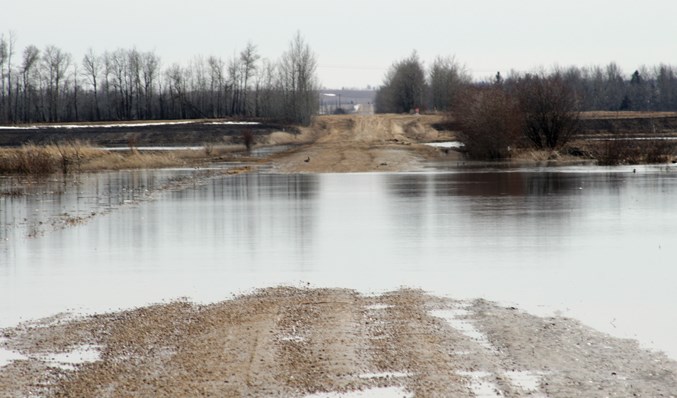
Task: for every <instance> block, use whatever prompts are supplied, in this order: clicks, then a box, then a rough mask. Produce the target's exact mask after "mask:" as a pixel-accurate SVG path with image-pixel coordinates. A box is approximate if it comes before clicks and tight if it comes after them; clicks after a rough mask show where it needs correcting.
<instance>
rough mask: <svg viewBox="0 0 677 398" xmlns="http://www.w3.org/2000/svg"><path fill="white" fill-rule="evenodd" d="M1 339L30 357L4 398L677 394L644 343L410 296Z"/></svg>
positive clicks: (163, 313)
mask: <svg viewBox="0 0 677 398" xmlns="http://www.w3.org/2000/svg"><path fill="white" fill-rule="evenodd" d="M0 336H4V341H2V342H0V347H1V348H4V349H11V350H13V351H14V352H15V354H17V355H19V354H20V355H22V356H23V357H24V359H20V360H15V361H13V362H10V363H9V365H6V366H4V367H1V368H0V396H3V397H23V396H29V395H30V396H32V395H40V396H56V397H142V396H158V397H161V396H167V397H175V396H213V397H242V396H251V397H264V396H266V397H267V396H285V397H287V396H289V397H332V396H336V395H331V394H323V393H329V392H354V391H357V390H370V391H372V392H373V393H376V392H380V393H382V394H385V396H421V397H429V396H440V397H450V396H453V397H473V396H481V397H486V396H499V397H500V396H505V397H508V396H537V397H573V396H586V397H607V396H652V397H658V396H665V397H668V396H671V394H673V395H674V394H675V392H677V364H676V363H675V362H673V361H671V360H668V359H666V357H665V356H663V355H661V354H655V353H650V352H647V351H644V350H641V349H639V348H638V347H637V344H636V343H635V342H632V341H628V340H620V339H615V338H611V337H609V336H606V335H603V334H600V333H598V332H595V331H593V330H591V329H589V328H586V327H584V326H582V325H580V324H579V323H578V322H576V321H574V320H571V319H566V318H538V317H534V316H531V315H529V314H525V313H523V312H521V311H519V310H516V309H514V308H503V307H501V306H498V305H496V304H493V303H489V302H486V301H483V300H475V301H455V300H451V299H443V298H438V297H432V296H428V295H426V294H424V293H423V292H421V291H416V290H406V289H405V290H399V291H395V292H391V293H386V294H382V295H379V296H363V295H360V294H358V293H356V292H354V291H351V290H345V289H297V288H270V289H266V290H262V291H259V292H257V293H254V294H251V295H247V296H242V297H238V298H235V299H233V300H229V301H225V302H222V303H218V304H213V305H206V306H198V305H193V304H190V303H187V302H175V303H171V304H166V305H158V306H152V307H147V308H141V309H137V310H132V311H127V312H121V313H115V314H108V315H97V316H93V317H88V318H84V319H81V320H70V321H67V320H63V319H61V320H60V319H59V318H54V319H49V320H46V321H44V322H38V323H34V324H27V325H22V326H20V327H17V328H15V329H8V330H4V331H2V334H1V335H0ZM83 347H87V350H89V351H90V352H91V351H92V350H94V349H96V350H97V351H98V352H99V357H98V360H95V359H96V358H90V362H85V363H81V364H74V363H73V361H71V364H70V368H68V367H64V366H63V363H61V365H60V364H59V360H58V358H67V356H65V355H63V353H64V352H70V351H73V350H76V349H80V350H83V349H84V348H83ZM57 353H62V354H61V355H58V354H57ZM71 356H77V354H71ZM90 356H92V355H90ZM54 358H57V360H54ZM347 396H350V395H347ZM365 396H369V395H365ZM375 396H376V395H375ZM380 396H384V395H380Z"/></svg>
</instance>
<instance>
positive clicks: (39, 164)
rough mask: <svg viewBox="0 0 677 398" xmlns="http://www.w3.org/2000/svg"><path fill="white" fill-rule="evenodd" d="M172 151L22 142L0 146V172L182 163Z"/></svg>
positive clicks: (35, 172) (77, 169) (66, 171)
mask: <svg viewBox="0 0 677 398" xmlns="http://www.w3.org/2000/svg"><path fill="white" fill-rule="evenodd" d="M183 164H184V161H183V160H182V159H180V158H179V157H177V156H175V155H174V154H172V153H164V152H160V153H142V152H139V151H138V150H136V148H134V150H130V151H129V152H110V151H105V150H102V149H98V148H95V147H92V146H89V145H87V144H83V143H82V142H79V141H73V142H68V143H58V144H50V145H44V146H41V145H34V144H25V145H23V146H21V147H19V148H4V149H0V173H2V174H24V175H47V174H53V173H58V172H62V173H64V174H68V173H72V172H79V171H96V170H120V169H139V168H160V167H172V166H179V165H183Z"/></svg>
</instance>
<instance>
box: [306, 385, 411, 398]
mask: <svg viewBox="0 0 677 398" xmlns="http://www.w3.org/2000/svg"><path fill="white" fill-rule="evenodd" d="M413 396H414V394H412V393H410V392H408V391H407V390H405V389H404V388H402V387H382V388H370V389H368V390H362V391H350V392H319V393H315V394H311V395H306V396H305V398H392V397H398V398H399V397H403V398H410V397H412V398H413Z"/></svg>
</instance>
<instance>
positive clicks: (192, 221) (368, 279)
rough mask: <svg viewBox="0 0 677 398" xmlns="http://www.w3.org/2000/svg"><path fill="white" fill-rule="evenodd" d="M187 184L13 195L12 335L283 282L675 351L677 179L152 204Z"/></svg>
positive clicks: (409, 181) (425, 184)
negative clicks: (437, 297) (536, 318)
mask: <svg viewBox="0 0 677 398" xmlns="http://www.w3.org/2000/svg"><path fill="white" fill-rule="evenodd" d="M181 173H190V171H181ZM172 175H173V173H172V172H157V173H155V172H121V173H104V174H100V175H87V176H83V177H81V178H80V179H79V180H77V181H76V182H75V183H73V181H65V182H63V181H51V182H47V183H45V184H36V185H35V186H33V187H31V188H28V189H29V190H34V191H36V193H35V194H32V195H28V196H3V197H2V198H0V203H2V207H1V208H0V209H1V210H0V224H1V228H0V234H2V235H0V236H1V237H2V239H3V241H2V243H0V314H1V315H0V325H7V324H12V323H15V322H17V321H18V320H20V319H25V318H27V317H35V316H44V315H50V314H53V313H56V312H59V311H63V310H66V309H85V310H88V311H91V310H96V311H100V310H108V309H114V308H118V307H125V306H132V305H142V304H146V303H149V302H157V301H160V300H165V299H171V298H176V297H181V296H188V297H192V298H194V299H196V300H206V301H209V300H220V299H225V298H228V297H229V295H230V294H232V293H236V292H242V291H247V290H249V289H251V288H254V287H262V286H269V285H276V284H279V283H292V284H298V283H299V282H300V281H304V282H310V283H311V284H312V285H313V286H334V287H335V286H339V287H350V288H356V289H359V290H361V291H364V292H373V291H381V290H387V289H395V288H397V287H399V286H402V285H405V286H412V287H420V288H423V289H426V290H429V291H431V292H434V293H438V294H447V295H451V296H453V297H457V298H474V297H484V298H487V299H490V300H499V301H501V302H504V303H511V304H516V305H518V306H520V307H521V308H524V309H527V310H529V311H531V312H536V313H552V312H553V311H561V312H562V313H563V314H564V315H568V316H573V317H576V318H579V319H582V320H583V321H584V322H585V323H587V324H590V325H592V326H594V327H596V328H598V329H602V330H605V331H608V332H612V333H615V334H617V335H623V336H627V337H638V338H640V340H641V341H642V342H643V343H645V344H647V345H652V344H654V346H656V347H659V348H661V349H665V350H669V351H670V353H671V354H672V355H673V356H676V355H677V344H676V343H674V342H673V340H674V338H673V336H674V335H675V334H677V316H676V315H673V314H674V309H673V308H672V304H674V303H675V302H677V290H675V289H674V288H673V281H674V280H675V279H677V267H675V266H674V264H676V263H677V262H676V261H675V260H676V259H677V247H676V245H677V232H675V230H676V228H677V201H675V197H677V196H676V194H677V169H676V170H673V169H672V168H667V169H666V168H664V167H660V168H659V167H642V168H639V169H638V172H637V173H633V172H632V168H591V167H577V168H560V169H547V168H546V169H534V168H524V169H506V170H486V169H481V170H468V169H453V170H449V171H447V172H425V173H401V174H368V173H366V174H320V175H315V174H310V175H277V174H247V175H240V176H234V177H225V178H221V177H220V178H213V179H210V180H208V181H207V182H206V183H205V184H203V185H196V186H195V187H192V188H189V189H185V190H181V191H173V192H166V193H164V194H162V195H161V196H160V198H159V200H154V201H140V202H139V201H137V200H136V199H138V198H139V197H140V196H143V195H144V193H143V191H144V190H145V189H149V187H150V190H152V189H153V187H157V186H161V185H162V184H163V183H164V182H165V181H166V180H167V179H169V178H171V176H172ZM2 181H4V182H3V184H2V188H0V189H5V190H6V189H7V187H8V186H13V184H14V185H15V184H16V182H15V181H13V180H11V179H10V180H7V179H5V180H2ZM50 192H55V193H54V194H52V193H50ZM137 195H138V196H137ZM101 209H111V210H113V209H116V210H115V211H113V212H109V211H106V212H105V214H104V215H102V216H100V217H95V218H93V219H91V220H89V222H87V223H85V224H83V225H77V226H74V227H71V228H66V229H63V230H61V229H57V230H54V231H52V230H48V231H46V232H45V233H44V234H41V235H40V236H37V237H36V238H27V237H26V236H27V235H28V234H29V233H30V231H29V230H28V227H25V226H24V227H22V225H30V224H31V223H30V220H31V219H32V217H38V216H36V215H35V214H38V215H39V216H40V217H43V218H45V215H47V216H46V218H47V219H49V217H51V216H49V215H50V214H54V215H56V216H57V217H58V216H59V215H60V214H62V213H68V214H80V213H83V214H87V213H88V212H93V211H94V212H100V211H102V210H101ZM23 220H29V221H23Z"/></svg>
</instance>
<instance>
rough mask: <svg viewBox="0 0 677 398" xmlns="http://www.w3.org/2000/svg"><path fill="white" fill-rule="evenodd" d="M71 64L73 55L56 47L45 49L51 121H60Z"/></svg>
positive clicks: (44, 57) (44, 56) (44, 59)
mask: <svg viewBox="0 0 677 398" xmlns="http://www.w3.org/2000/svg"><path fill="white" fill-rule="evenodd" d="M70 64H71V55H70V54H69V53H67V52H65V51H63V50H61V49H60V48H58V47H56V46H54V45H49V46H47V47H46V48H45V51H44V55H43V57H42V67H43V70H44V72H45V79H46V89H47V106H48V119H49V121H58V120H60V119H59V116H60V115H59V112H60V106H61V95H62V92H61V89H62V86H63V81H64V79H65V78H66V73H67V70H68V67H69V66H70Z"/></svg>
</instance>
